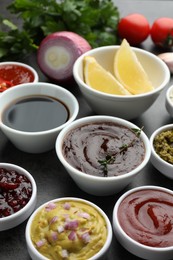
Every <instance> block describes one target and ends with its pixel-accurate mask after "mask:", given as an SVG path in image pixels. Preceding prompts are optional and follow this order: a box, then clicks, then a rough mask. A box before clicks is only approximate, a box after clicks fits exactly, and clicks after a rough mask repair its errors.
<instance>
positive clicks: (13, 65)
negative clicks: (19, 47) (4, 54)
mask: <svg viewBox="0 0 173 260" xmlns="http://www.w3.org/2000/svg"><path fill="white" fill-rule="evenodd" d="M3 68H5V73H3V71H2V69H3ZM0 78H2V79H4V80H6V81H9V82H11V83H12V84H13V86H16V85H19V84H23V83H30V82H38V81H39V76H38V73H37V71H36V70H35V69H34V68H33V67H31V66H30V65H28V64H25V63H22V62H17V61H4V62H0Z"/></svg>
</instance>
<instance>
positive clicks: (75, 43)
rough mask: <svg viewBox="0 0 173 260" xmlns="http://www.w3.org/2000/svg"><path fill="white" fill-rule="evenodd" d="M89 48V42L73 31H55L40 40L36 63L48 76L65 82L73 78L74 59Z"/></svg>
mask: <svg viewBox="0 0 173 260" xmlns="http://www.w3.org/2000/svg"><path fill="white" fill-rule="evenodd" d="M90 49H91V46H90V45H89V43H88V42H87V41H86V40H85V39H84V38H83V37H81V36H80V35H78V34H76V33H74V32H68V31H62V32H55V33H52V34H50V35H48V36H47V37H46V38H44V39H43V41H42V42H41V44H40V46H39V49H38V54H37V61H38V65H39V67H40V69H41V70H42V72H43V73H44V74H45V75H46V76H48V77H49V78H51V79H53V80H55V81H59V82H64V81H65V82H66V81H68V80H70V79H72V78H73V64H74V62H75V61H76V59H77V58H78V57H79V56H80V55H81V54H83V53H84V52H86V51H88V50H90Z"/></svg>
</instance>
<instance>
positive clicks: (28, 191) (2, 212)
mask: <svg viewBox="0 0 173 260" xmlns="http://www.w3.org/2000/svg"><path fill="white" fill-rule="evenodd" d="M31 195H32V184H31V182H30V180H29V179H28V178H27V177H26V176H25V175H22V174H19V173H18V172H16V171H15V170H7V169H4V168H0V218H3V217H7V216H10V215H12V214H13V213H15V212H17V211H19V210H20V209H22V208H23V207H24V206H25V205H26V204H27V203H28V201H29V200H30V198H31Z"/></svg>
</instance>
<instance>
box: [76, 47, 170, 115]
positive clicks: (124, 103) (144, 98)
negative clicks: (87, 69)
mask: <svg viewBox="0 0 173 260" xmlns="http://www.w3.org/2000/svg"><path fill="white" fill-rule="evenodd" d="M118 48H119V46H104V47H99V48H95V49H92V50H90V51H88V52H86V53H85V54H83V55H81V56H80V57H79V58H78V59H77V60H76V62H75V64H74V67H73V75H74V79H75V81H76V83H77V84H78V86H79V88H80V90H81V92H82V94H83V96H84V98H85V99H86V101H87V102H88V104H89V105H90V106H91V108H92V109H93V111H95V112H96V113H97V114H103V115H110V116H117V117H122V118H124V119H128V120H129V119H133V118H136V117H138V116H140V115H141V114H142V113H143V112H145V111H146V110H147V109H148V108H149V107H150V106H151V105H152V104H153V103H154V101H155V100H156V99H157V97H158V96H159V94H160V92H161V91H162V90H163V88H165V86H166V85H167V84H168V82H169V80H170V72H169V69H168V67H167V66H166V64H165V63H164V62H163V61H162V60H161V59H160V58H158V57H157V56H156V55H154V54H152V53H150V52H148V51H145V50H142V49H139V48H134V47H133V50H134V51H135V53H136V55H137V57H138V59H139V61H140V62H141V64H142V65H143V67H144V69H145V71H146V72H147V74H148V76H149V78H150V80H151V82H152V84H153V86H154V90H153V91H151V92H149V93H145V94H140V95H132V96H120V95H111V94H106V93H103V92H100V91H97V90H94V89H92V88H91V87H89V86H87V85H86V84H85V83H84V80H83V58H84V56H88V55H90V56H93V57H95V58H96V59H97V60H98V62H99V63H100V64H101V65H102V66H103V67H104V68H105V69H107V70H108V71H110V72H112V70H113V59H114V55H115V53H116V51H117V50H118ZM112 73H113V72H112ZM134 80H135V79H134Z"/></svg>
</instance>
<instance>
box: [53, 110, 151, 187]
mask: <svg viewBox="0 0 173 260" xmlns="http://www.w3.org/2000/svg"><path fill="white" fill-rule="evenodd" d="M99 121H103V122H105V121H108V122H110V121H111V122H115V123H118V124H122V125H124V126H127V127H129V128H130V127H131V128H139V127H137V126H136V125H135V124H133V123H131V122H129V121H127V120H125V119H122V118H119V117H113V116H106V115H104V116H102V115H94V116H87V117H83V118H79V119H76V120H75V121H73V122H72V123H71V124H70V125H68V126H66V127H65V128H64V129H62V130H61V132H60V133H59V135H58V137H57V139H56V142H55V150H56V153H57V156H58V158H59V160H60V161H61V162H62V164H63V165H65V166H66V167H67V168H69V169H70V170H71V171H73V173H75V175H77V176H81V174H82V176H83V178H85V179H93V180H99V181H102V182H109V181H110V180H111V179H117V180H119V179H126V178H127V177H130V176H133V175H135V174H136V172H139V171H140V170H142V169H143V167H144V166H145V165H146V164H147V162H148V161H149V159H150V155H151V150H150V142H149V139H148V137H147V136H146V134H145V133H144V132H143V131H141V139H142V140H143V142H144V144H145V149H146V150H145V157H144V160H143V161H142V162H141V164H139V165H138V166H137V167H136V168H135V169H133V170H132V171H131V172H128V173H126V174H122V175H118V176H110V177H103V176H94V175H89V174H85V173H83V172H81V171H79V170H77V169H76V168H74V167H73V166H72V165H70V163H68V162H67V161H66V160H65V158H64V156H63V155H62V149H61V147H62V140H63V139H64V137H65V136H66V134H67V133H68V132H69V131H70V130H71V129H73V127H78V126H79V125H83V124H85V123H89V122H99ZM59 150H60V152H58V151H59Z"/></svg>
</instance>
